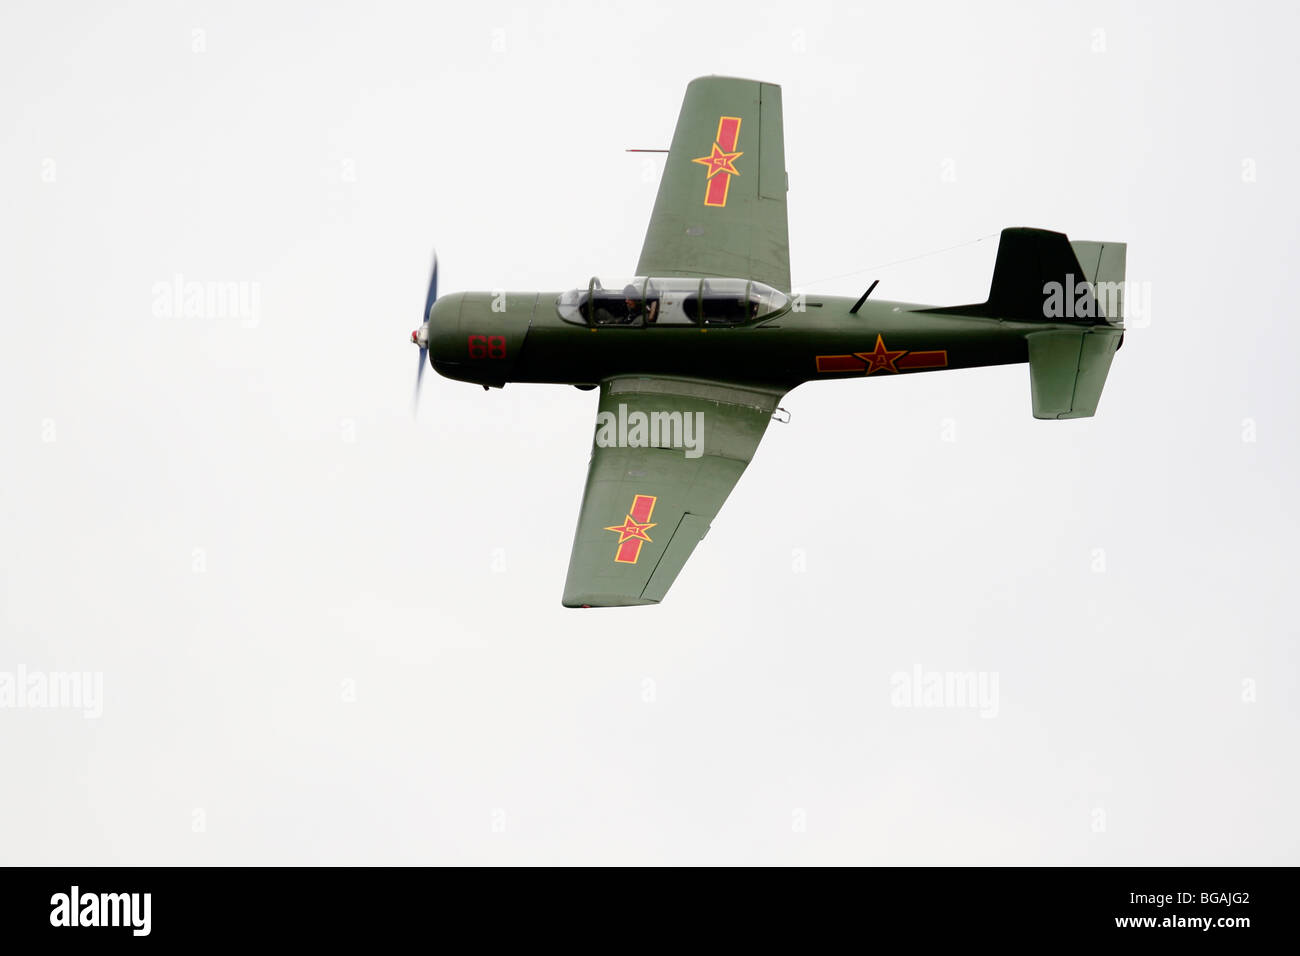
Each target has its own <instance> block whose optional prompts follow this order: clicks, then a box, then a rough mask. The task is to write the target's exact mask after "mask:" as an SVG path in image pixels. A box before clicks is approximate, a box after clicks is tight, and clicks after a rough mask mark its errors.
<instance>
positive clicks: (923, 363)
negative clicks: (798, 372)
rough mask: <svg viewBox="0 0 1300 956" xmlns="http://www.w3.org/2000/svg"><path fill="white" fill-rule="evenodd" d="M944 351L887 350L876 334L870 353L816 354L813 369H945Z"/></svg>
mask: <svg viewBox="0 0 1300 956" xmlns="http://www.w3.org/2000/svg"><path fill="white" fill-rule="evenodd" d="M947 365H948V351H947V350H946V349H941V350H935V351H929V352H911V351H908V350H907V349H889V348H886V347H885V337H884V336H883V335H880V334H877V335H876V347H875V348H874V349H872V350H871V351H870V352H854V353H853V354H851V355H819V356H817V371H819V372H862V373H863V374H864V375H870V374H871V373H872V372H908V371H911V370H913V369H923V368H946V367H947Z"/></svg>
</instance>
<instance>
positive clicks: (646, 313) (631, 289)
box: [623, 283, 659, 325]
mask: <svg viewBox="0 0 1300 956" xmlns="http://www.w3.org/2000/svg"><path fill="white" fill-rule="evenodd" d="M623 304H624V305H626V306H627V323H628V325H632V324H634V323H636V322H637V321H639V320H640V319H645V323H646V325H650V324H651V323H653V322H654V320H655V319H657V318H658V317H659V300H658V299H653V300H651V302H650V308H649V309H648V310H647V309H645V308H643V307H642V305H641V293H640V291H639V290H638V289H637V287H636V286H635V285H633V284H631V283H628V284H627V285H626V286H624V287H623Z"/></svg>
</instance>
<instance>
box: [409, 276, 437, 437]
mask: <svg viewBox="0 0 1300 956" xmlns="http://www.w3.org/2000/svg"><path fill="white" fill-rule="evenodd" d="M436 301H438V253H437V252H434V254H433V268H431V269H430V270H429V292H428V294H427V295H426V296H425V297H424V315H423V316H421V318H420V328H419V329H417V330H416V331H414V332H412V333H411V341H412V342H415V343H416V344H417V345H419V346H420V364H419V366H418V367H417V368H416V370H415V398H414V399H413V400H412V404H411V414H412V415H415V414H416V413H417V412H419V409H420V385H421V384H422V383H423V382H424V366H425V365H427V364H428V361H429V342H428V323H429V311H430V310H431V309H432V308H433V303H434V302H436ZM422 330H423V332H424V336H425V339H424V341H423V343H422V342H421V341H420V338H419V335H420V332H421V331H422Z"/></svg>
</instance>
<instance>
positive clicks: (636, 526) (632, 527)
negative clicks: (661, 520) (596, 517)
mask: <svg viewBox="0 0 1300 956" xmlns="http://www.w3.org/2000/svg"><path fill="white" fill-rule="evenodd" d="M656 524H658V522H657V521H647V522H645V523H638V522H636V521H633V520H632V516H631V515H628V516H627V518H626V519H625V520H624V521H623V523H622V524H617V525H611V526H610V527H608V528H606V529H605V530H606V531H615V532H617V533H618V543H619V544H622V543H623V542H624V541H650V535H648V534H646V532H647V531H649V530H650V529H651V528H653V527H654V526H655V525H656Z"/></svg>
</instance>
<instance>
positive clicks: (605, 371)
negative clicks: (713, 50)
mask: <svg viewBox="0 0 1300 956" xmlns="http://www.w3.org/2000/svg"><path fill="white" fill-rule="evenodd" d="M786 188H787V180H786V170H785V144H784V137H783V132H782V114H781V88H780V87H779V86H775V85H773V84H770V83H762V82H758V81H755V80H742V79H732V78H729V77H718V76H710V77H702V78H700V79H697V80H695V81H693V82H692V83H691V84H690V85H689V86H688V87H687V89H686V98H685V101H684V102H683V103H682V110H681V114H680V116H679V117H678V120H677V128H676V131H675V132H674V133H673V139H672V145H671V148H670V149H669V150H668V156H667V160H666V164H665V166H664V173H663V179H662V181H661V182H660V184H659V193H658V196H657V198H656V199H655V205H654V212H653V213H652V214H651V216H650V227H649V229H648V230H647V232H646V237H645V244H644V245H643V246H642V249H641V261H640V262H639V263H637V267H636V276H635V277H634V278H629V279H619V280H617V281H601V280H600V279H595V278H593V279H591V280H590V281H588V282H587V283H586V284H585V285H583V286H582V287H580V288H577V289H572V290H570V291H567V292H499V293H492V292H457V293H455V294H453V295H448V296H444V297H443V298H438V297H437V280H438V272H437V263H436V260H435V264H434V268H433V273H432V276H431V278H430V282H429V294H428V297H427V300H426V302H425V312H424V319H425V321H424V324H423V325H422V326H421V327H420V328H419V329H418V330H417V331H415V332H413V333H411V339H412V341H414V342H415V343H416V344H417V345H418V346H419V347H420V366H419V373H418V375H417V381H416V390H417V391H416V395H417V400H418V394H419V391H418V390H419V382H420V377H422V375H423V372H424V365H425V361H426V355H427V358H428V361H429V362H430V363H431V364H432V365H433V367H434V368H435V369H436V370H437V371H438V372H439V374H441V375H444V376H446V377H448V378H452V379H458V380H460V381H464V382H473V383H476V384H479V385H482V386H483V387H484V388H488V387H496V388H500V387H502V386H504V385H505V384H506V383H507V382H547V383H555V384H564V385H576V386H577V387H578V388H583V389H594V388H599V389H600V402H599V411H598V414H597V427H596V435H595V441H594V444H593V448H592V453H591V464H590V467H589V470H588V472H587V487H586V490H585V491H584V493H583V499H582V510H581V513H580V514H579V516H578V529H577V533H576V534H575V536H574V541H573V551H572V554H571V556H570V558H569V573H568V580H567V581H566V582H565V586H564V599H563V600H564V605H565V606H566V607H609V606H621V605H631V604H654V603H657V602H658V601H660V600H662V599H663V597H664V595H665V594H667V593H668V588H669V587H671V586H672V583H673V581H674V580H675V579H676V577H677V575H678V573H679V572H680V571H681V569H682V566H683V565H685V563H686V560H687V559H688V558H689V557H690V556H691V552H692V551H694V550H695V545H696V544H697V543H698V542H699V540H700V539H701V538H703V537H704V534H705V532H706V531H708V529H709V523H710V522H711V521H712V520H713V517H714V516H715V515H716V514H717V513H718V510H719V509H720V508H721V507H722V503H723V502H724V501H725V500H726V498H727V495H728V494H729V493H730V492H731V489H732V488H733V487H734V486H735V484H736V482H737V480H739V478H740V475H741V473H742V472H743V471H744V470H745V466H746V465H748V464H749V461H750V459H751V458H752V457H753V456H754V452H755V450H756V449H757V448H758V443H759V440H760V439H761V438H762V437H763V432H764V431H765V430H766V429H767V424H768V421H769V420H770V419H771V418H772V417H773V415H774V413H775V412H776V411H777V406H778V402H779V401H780V400H781V397H782V396H783V395H784V394H785V393H786V392H789V391H790V390H791V389H792V388H794V387H795V386H797V385H800V384H801V383H803V382H809V381H815V380H821V379H841V378H856V377H870V376H885V375H895V374H903V373H910V372H921V371H935V370H939V369H956V368H971V367H973V366H979V365H1008V364H1012V363H1017V362H1028V363H1029V379H1030V393H1031V396H1032V400H1033V410H1034V416H1035V417H1036V418H1084V417H1088V416H1091V415H1092V414H1093V413H1094V412H1095V411H1096V408H1097V401H1098V399H1099V398H1100V396H1101V390H1102V386H1103V385H1104V384H1105V381H1106V374H1107V372H1108V371H1109V369H1110V362H1111V356H1112V355H1113V354H1114V352H1115V350H1116V349H1118V348H1119V346H1120V343H1121V341H1122V339H1123V325H1122V317H1123V305H1122V297H1121V295H1120V290H1121V289H1122V285H1123V279H1124V257H1125V247H1124V244H1123V243H1117V242H1071V241H1070V240H1068V239H1067V238H1066V237H1065V236H1064V235H1063V234H1061V233H1057V232H1048V231H1045V230H1040V229H1006V230H1004V231H1003V233H1002V236H1001V240H1000V244H999V246H998V252H997V260H996V263H995V265H994V269H993V281H992V286H991V288H990V290H989V296H988V300H987V301H985V302H980V303H975V304H972V305H958V306H947V307H934V306H927V305H913V304H909V303H904V302H888V301H882V300H879V299H872V300H870V301H868V296H869V295H870V294H871V291H872V290H873V289H874V288H875V285H876V284H875V283H874V282H873V283H872V285H871V288H869V289H867V291H866V292H865V293H863V295H862V296H861V297H860V298H858V299H857V300H856V301H855V300H854V299H853V298H848V297H840V296H817V295H811V294H810V295H792V294H791V289H790V258H789V231H788V227H787V224H786V204H785V198H786ZM1103 292H1106V293H1107V294H1105V295H1103V294H1102V293H1103Z"/></svg>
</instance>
